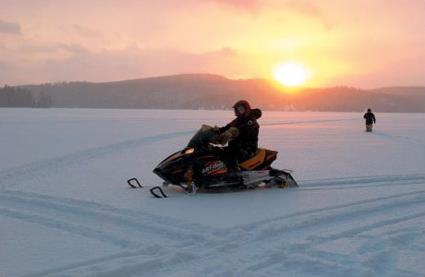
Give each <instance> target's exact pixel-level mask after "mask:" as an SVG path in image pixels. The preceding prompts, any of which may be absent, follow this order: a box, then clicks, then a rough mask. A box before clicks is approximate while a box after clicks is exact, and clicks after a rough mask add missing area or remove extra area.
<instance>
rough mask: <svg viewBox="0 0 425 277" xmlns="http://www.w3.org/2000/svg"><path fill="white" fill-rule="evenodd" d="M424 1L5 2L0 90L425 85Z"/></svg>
mask: <svg viewBox="0 0 425 277" xmlns="http://www.w3.org/2000/svg"><path fill="white" fill-rule="evenodd" d="M424 49H425V1H423V0H357V1H350V0H317V1H306V0H301V1H295V0H288V1H285V0H264V1H260V0H244V1H242V0H205V1H201V0H168V1H165V0H149V1H143V0H116V1H113V0H90V1H87V0H84V1H83V0H67V1H65V0H63V1H61V0H0V85H4V84H9V85H16V84H28V83H43V82H55V81H77V80H78V81H94V82H99V81H113V80H123V79H132V78H142V77H149V76H159V75H169V74H179V73H213V74H219V75H223V76H226V77H229V78H270V79H272V78H273V74H274V73H273V71H274V69H275V68H276V66H278V65H279V64H281V63H284V62H287V61H291V62H295V63H298V64H301V65H303V66H304V67H305V68H306V69H308V71H309V72H310V78H309V80H308V81H307V83H306V84H305V85H307V86H329V85H349V86H356V87H361V88H373V87H379V86H391V85H425V50H424Z"/></svg>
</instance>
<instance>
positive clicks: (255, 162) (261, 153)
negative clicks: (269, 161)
mask: <svg viewBox="0 0 425 277" xmlns="http://www.w3.org/2000/svg"><path fill="white" fill-rule="evenodd" d="M265 158H266V149H264V148H258V150H257V152H256V153H255V154H254V155H253V156H252V157H250V158H249V159H248V160H245V161H243V162H242V163H240V164H239V167H240V168H241V169H243V170H252V169H254V168H255V167H257V166H259V165H260V164H262V163H263V162H264V160H265Z"/></svg>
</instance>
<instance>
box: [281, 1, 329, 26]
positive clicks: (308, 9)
mask: <svg viewBox="0 0 425 277" xmlns="http://www.w3.org/2000/svg"><path fill="white" fill-rule="evenodd" d="M285 6H286V7H287V8H288V9H291V10H293V11H295V12H298V13H300V14H302V15H304V16H308V17H312V18H316V19H318V20H319V21H320V22H321V24H322V25H323V27H324V28H325V29H326V30H330V29H332V27H333V26H334V24H332V23H331V22H330V20H329V19H328V18H327V17H326V16H325V15H324V14H323V12H322V10H321V9H320V8H319V6H317V5H315V4H314V3H313V2H307V1H302V0H298V1H296V0H291V1H288V2H286V3H285Z"/></svg>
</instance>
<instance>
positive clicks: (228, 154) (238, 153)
mask: <svg viewBox="0 0 425 277" xmlns="http://www.w3.org/2000/svg"><path fill="white" fill-rule="evenodd" d="M255 152H256V151H254V150H247V149H242V148H240V147H236V146H228V147H226V148H224V152H223V153H222V158H223V160H224V162H225V163H226V165H227V167H228V168H229V169H230V170H239V163H241V162H244V161H246V160H248V159H249V158H250V157H252V156H253V155H254V154H255Z"/></svg>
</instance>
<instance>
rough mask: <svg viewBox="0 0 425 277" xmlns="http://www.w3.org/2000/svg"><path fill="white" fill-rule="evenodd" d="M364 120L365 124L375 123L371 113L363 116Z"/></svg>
mask: <svg viewBox="0 0 425 277" xmlns="http://www.w3.org/2000/svg"><path fill="white" fill-rule="evenodd" d="M363 118H364V119H366V124H368V125H369V124H372V123H376V118H375V115H374V114H373V113H372V112H367V113H365V114H364V116H363Z"/></svg>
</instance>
